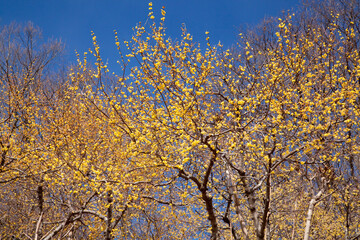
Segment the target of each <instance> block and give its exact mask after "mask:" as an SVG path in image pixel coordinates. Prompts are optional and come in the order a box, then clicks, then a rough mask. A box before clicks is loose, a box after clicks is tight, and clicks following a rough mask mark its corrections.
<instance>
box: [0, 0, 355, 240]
mask: <svg viewBox="0 0 360 240" xmlns="http://www.w3.org/2000/svg"><path fill="white" fill-rule="evenodd" d="M359 7H360V2H359V1H356V0H338V1H332V0H327V1H322V2H320V3H304V5H303V9H302V10H300V11H299V13H298V14H295V15H294V14H292V13H287V14H284V16H283V17H281V18H279V19H273V20H268V21H266V22H264V24H263V25H261V26H260V27H259V28H256V29H253V30H251V31H247V32H246V33H244V34H242V35H240V38H239V44H238V47H235V48H234V49H231V50H224V49H222V47H221V45H216V46H214V45H212V44H211V39H209V37H208V38H207V39H206V41H207V45H206V46H201V47H200V45H199V44H197V43H195V42H194V41H193V39H192V36H191V35H190V34H189V33H187V32H186V29H183V34H182V36H181V37H180V39H179V40H178V41H173V40H172V39H171V38H168V37H166V32H165V10H164V9H161V14H162V18H161V19H160V20H159V21H156V20H155V19H154V16H153V13H152V4H151V3H150V4H149V11H150V13H149V19H150V20H149V22H151V23H148V24H146V25H145V26H143V25H141V24H138V25H137V26H136V28H135V32H134V35H133V37H132V39H131V40H129V41H128V42H125V43H124V44H122V43H119V41H118V37H117V36H116V46H117V47H118V50H119V64H120V66H121V67H122V72H121V73H118V74H117V75H115V74H114V75H112V74H109V70H108V66H106V64H105V63H104V62H103V61H102V58H101V56H100V47H99V45H98V43H97V41H96V36H95V35H93V43H94V47H93V49H92V50H90V51H89V55H91V56H92V55H93V56H94V58H89V59H94V62H95V65H94V64H91V63H89V62H91V61H92V60H88V57H87V54H86V53H85V54H84V57H83V58H79V60H78V64H77V65H76V66H73V67H72V68H71V70H70V71H69V74H68V77H67V78H66V79H65V80H61V78H60V77H59V75H56V74H52V73H51V68H50V67H49V64H50V63H51V61H52V60H53V59H54V58H55V57H56V56H58V55H59V54H60V52H61V48H62V46H61V44H60V43H59V42H49V43H45V44H42V43H41V42H42V41H41V38H40V35H39V34H40V32H39V30H38V29H37V28H35V27H33V26H32V25H27V26H25V27H16V26H15V25H12V26H6V27H3V28H1V29H0V82H1V84H0V104H1V108H0V124H1V128H0V129H1V130H0V131H1V135H0V147H1V151H0V155H1V157H0V238H1V239H3V238H4V239H11V238H14V239H27V238H28V239H43V240H45V239H52V238H54V239H55V238H57V239H109V240H110V239H246V240H248V239H258V240H263V239H268V240H270V239H304V240H308V239H339V240H340V239H358V238H359V237H360V217H359V216H360V215H359V214H360V195H359V190H360V185H359V180H360V176H359V170H360V139H359V131H360V128H359V127H360V126H359V124H360V53H359V50H360V48H359V44H360V42H359V41H360V11H359V9H360V8H359ZM122 46H124V47H126V48H127V49H125V50H122V49H121V47H122ZM125 52H126V53H127V54H125ZM123 53H124V54H123ZM60 80H61V81H60Z"/></svg>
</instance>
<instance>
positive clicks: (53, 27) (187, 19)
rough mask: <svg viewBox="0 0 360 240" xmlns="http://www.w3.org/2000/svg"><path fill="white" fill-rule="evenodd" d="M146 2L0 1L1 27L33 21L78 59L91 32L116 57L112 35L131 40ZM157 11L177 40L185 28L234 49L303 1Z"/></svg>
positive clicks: (185, 4)
mask: <svg viewBox="0 0 360 240" xmlns="http://www.w3.org/2000/svg"><path fill="white" fill-rule="evenodd" d="M149 2H150V1H148V0H0V24H1V25H3V24H9V23H11V22H13V21H16V22H19V23H24V22H26V21H32V22H33V23H34V24H36V25H38V26H39V27H40V28H41V29H42V31H43V35H44V37H45V38H47V37H53V38H58V39H59V38H60V39H61V40H62V41H63V42H64V43H65V44H66V50H67V58H68V59H75V53H74V51H75V49H76V50H77V51H78V52H79V53H82V52H84V51H87V50H88V49H89V47H91V44H92V43H91V35H90V31H91V30H92V31H94V32H95V34H96V36H97V39H98V41H99V43H100V50H101V52H102V57H103V59H111V62H113V60H114V58H117V56H116V48H115V44H114V34H113V31H114V30H117V32H118V35H119V38H120V40H122V41H124V40H130V38H131V35H132V33H133V31H132V28H133V27H134V26H135V25H136V24H137V23H138V22H139V21H141V22H145V21H146V19H147V13H148V3H149ZM152 2H153V10H154V12H160V9H161V7H162V6H165V8H166V9H165V10H166V12H167V15H166V27H167V35H168V36H170V37H171V38H173V39H175V38H179V37H180V33H181V30H180V28H181V24H182V23H185V24H186V27H187V29H188V32H189V33H190V34H192V35H193V36H194V40H195V41H196V42H203V40H204V38H205V34H204V33H205V31H209V32H210V38H211V41H212V42H213V43H217V42H218V41H221V42H222V43H223V44H224V45H225V47H229V46H231V45H232V44H233V43H234V42H235V40H236V35H237V34H238V29H239V27H240V26H244V25H245V24H250V25H254V24H256V23H259V22H260V21H261V20H262V19H263V18H264V17H265V16H277V15H279V14H280V13H281V11H282V10H287V9H291V8H296V6H297V5H298V4H299V2H300V0H222V1H220V0H153V1H152Z"/></svg>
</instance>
